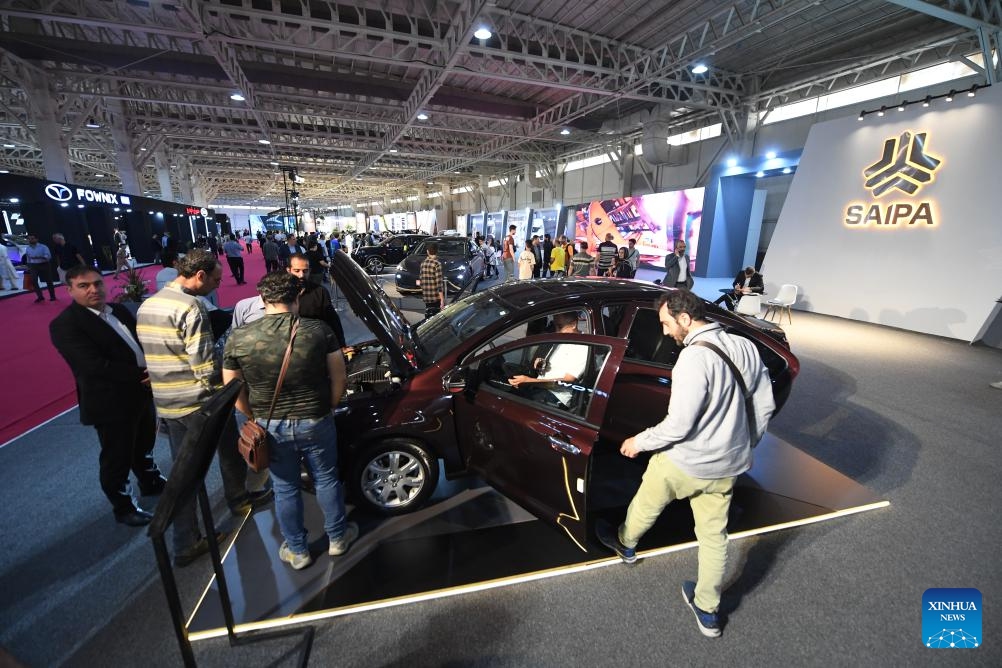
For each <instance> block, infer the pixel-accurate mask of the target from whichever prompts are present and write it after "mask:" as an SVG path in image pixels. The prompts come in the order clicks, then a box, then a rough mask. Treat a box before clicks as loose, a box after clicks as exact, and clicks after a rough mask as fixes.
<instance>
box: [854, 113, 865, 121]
mask: <svg viewBox="0 0 1002 668" xmlns="http://www.w3.org/2000/svg"><path fill="white" fill-rule="evenodd" d="M864 118H866V112H865V111H861V112H859V116H858V117H857V118H856V120H857V121H861V120H863V119H864Z"/></svg>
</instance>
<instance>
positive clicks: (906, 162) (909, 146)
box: [844, 130, 943, 229]
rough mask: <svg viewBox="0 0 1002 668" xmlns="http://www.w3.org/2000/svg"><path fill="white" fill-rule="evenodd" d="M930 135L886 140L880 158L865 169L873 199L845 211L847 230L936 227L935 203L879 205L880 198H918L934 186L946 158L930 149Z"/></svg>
mask: <svg viewBox="0 0 1002 668" xmlns="http://www.w3.org/2000/svg"><path fill="white" fill-rule="evenodd" d="M928 136H929V133H927V132H912V131H910V130H906V131H905V132H902V133H901V135H900V136H898V137H888V138H887V139H886V140H884V149H883V152H882V154H881V156H880V158H879V159H878V160H877V161H876V162H874V163H873V164H871V165H869V166H867V167H866V168H865V169H863V185H864V186H865V187H866V189H867V190H869V191H870V194H871V195H872V196H873V197H874V201H870V202H852V203H851V204H849V206H848V207H846V210H845V219H844V222H845V225H846V227H851V228H856V229H863V228H866V227H869V226H871V225H872V226H874V227H876V228H878V229H893V228H896V227H935V226H936V212H935V202H933V201H930V200H915V199H908V200H903V201H902V200H898V201H891V202H884V203H881V202H877V201H875V200H876V199H877V198H880V197H883V196H884V195H887V194H889V193H893V192H897V193H904V194H905V195H909V196H914V195H917V194H918V193H919V192H920V191H921V190H922V189H923V188H924V187H925V186H927V185H928V184H930V183H932V182H933V180H934V178H935V173H936V170H938V169H939V168H940V166H941V165H942V164H943V159H942V158H940V157H937V156H934V155H932V154H931V153H929V151H928V150H927V148H926V146H927V142H928Z"/></svg>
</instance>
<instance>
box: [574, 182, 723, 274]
mask: <svg viewBox="0 0 1002 668" xmlns="http://www.w3.org/2000/svg"><path fill="white" fill-rule="evenodd" d="M703 191H704V189H703V188H689V189H687V190H676V191H673V192H667V193H656V194H653V195H640V196H637V197H620V198H618V199H606V200H596V201H594V202H589V203H588V204H583V205H581V206H579V207H577V209H576V211H575V214H574V220H575V240H576V241H578V242H582V241H583V242H586V243H587V244H588V249H589V252H590V253H591V254H592V255H597V254H598V251H597V247H598V245H599V244H600V243H602V242H603V241H605V237H606V235H607V234H612V241H613V243H615V244H616V246H620V247H622V246H626V245H627V241H629V240H630V239H636V242H637V250H638V251H640V262H641V264H643V265H647V266H649V267H658V268H663V267H664V265H665V257H667V256H668V254H669V253H671V252H672V249H673V248H674V247H675V240H676V239H685V242H686V245H687V246H688V248H687V251H686V252H687V254H688V255H689V260H690V269H692V268H693V267H695V262H696V253H697V252H698V248H697V242H698V240H699V225H700V222H701V221H702V218H703Z"/></svg>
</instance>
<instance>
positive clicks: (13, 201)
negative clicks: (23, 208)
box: [10, 197, 21, 204]
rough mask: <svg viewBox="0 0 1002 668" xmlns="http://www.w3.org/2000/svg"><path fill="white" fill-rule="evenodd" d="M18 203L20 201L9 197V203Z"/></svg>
mask: <svg viewBox="0 0 1002 668" xmlns="http://www.w3.org/2000/svg"><path fill="white" fill-rule="evenodd" d="M20 202H21V200H19V199H18V198H17V197H11V198H10V203H11V204H19V203H20Z"/></svg>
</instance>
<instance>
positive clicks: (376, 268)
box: [365, 257, 383, 274]
mask: <svg viewBox="0 0 1002 668" xmlns="http://www.w3.org/2000/svg"><path fill="white" fill-rule="evenodd" d="M365 268H366V269H368V270H369V273H371V274H381V273H383V261H382V260H380V259H379V258H378V257H370V258H369V259H368V261H367V262H366V263H365Z"/></svg>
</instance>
